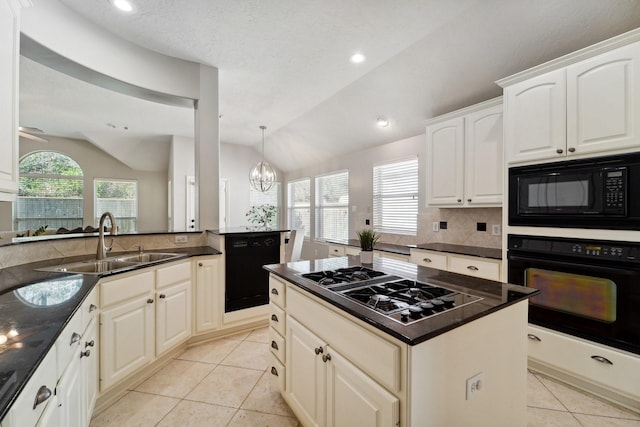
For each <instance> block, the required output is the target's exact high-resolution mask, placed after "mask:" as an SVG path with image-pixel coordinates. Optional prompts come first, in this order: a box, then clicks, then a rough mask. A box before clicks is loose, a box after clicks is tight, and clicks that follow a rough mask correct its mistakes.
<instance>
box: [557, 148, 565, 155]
mask: <svg viewBox="0 0 640 427" xmlns="http://www.w3.org/2000/svg"><path fill="white" fill-rule="evenodd" d="M563 152H564V150H562V148H558V149H557V150H556V153H558V154H562V153H563Z"/></svg>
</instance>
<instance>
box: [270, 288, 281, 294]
mask: <svg viewBox="0 0 640 427" xmlns="http://www.w3.org/2000/svg"><path fill="white" fill-rule="evenodd" d="M271 293H272V294H273V295H279V294H278V290H277V289H276V288H273V289H271Z"/></svg>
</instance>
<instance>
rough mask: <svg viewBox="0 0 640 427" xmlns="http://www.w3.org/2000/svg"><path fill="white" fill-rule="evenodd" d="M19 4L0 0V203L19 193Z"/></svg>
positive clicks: (10, 199) (13, 0) (15, 1)
mask: <svg viewBox="0 0 640 427" xmlns="http://www.w3.org/2000/svg"><path fill="white" fill-rule="evenodd" d="M20 7H21V6H20V3H19V2H18V1H17V0H0V152H2V156H0V201H14V200H15V198H16V194H17V193H18V64H19V62H20V61H19V58H20V29H19V18H20Z"/></svg>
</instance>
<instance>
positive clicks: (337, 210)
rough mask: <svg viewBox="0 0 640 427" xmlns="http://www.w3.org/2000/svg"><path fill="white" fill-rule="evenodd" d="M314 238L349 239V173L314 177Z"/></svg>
mask: <svg viewBox="0 0 640 427" xmlns="http://www.w3.org/2000/svg"><path fill="white" fill-rule="evenodd" d="M316 238H317V239H320V240H328V239H331V240H347V239H348V238H349V171H343V172H337V173H333V174H330V175H323V176H318V177H316Z"/></svg>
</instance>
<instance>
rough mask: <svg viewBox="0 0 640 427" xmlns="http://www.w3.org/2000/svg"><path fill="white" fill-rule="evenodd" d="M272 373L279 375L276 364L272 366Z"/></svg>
mask: <svg viewBox="0 0 640 427" xmlns="http://www.w3.org/2000/svg"><path fill="white" fill-rule="evenodd" d="M271 375H275V376H276V377H277V376H278V370H277V369H276V367H275V366H272V367H271Z"/></svg>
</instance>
